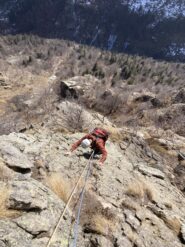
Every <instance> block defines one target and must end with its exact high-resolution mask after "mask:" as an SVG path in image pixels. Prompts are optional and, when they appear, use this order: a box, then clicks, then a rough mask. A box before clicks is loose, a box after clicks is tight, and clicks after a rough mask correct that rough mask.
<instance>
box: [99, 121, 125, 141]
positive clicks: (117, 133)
mask: <svg viewBox="0 0 185 247" xmlns="http://www.w3.org/2000/svg"><path fill="white" fill-rule="evenodd" d="M103 128H104V129H105V130H107V131H108V132H109V133H110V139H111V140H112V141H114V142H118V141H122V139H123V138H122V133H121V129H119V128H116V127H112V126H108V125H103Z"/></svg>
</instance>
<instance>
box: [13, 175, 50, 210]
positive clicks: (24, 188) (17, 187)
mask: <svg viewBox="0 0 185 247" xmlns="http://www.w3.org/2000/svg"><path fill="white" fill-rule="evenodd" d="M47 206H48V198H47V189H46V188H45V187H44V186H43V185H42V184H41V183H39V182H37V181H34V180H32V179H30V180H23V181H21V180H15V181H13V182H12V183H11V193H10V198H9V207H10V208H12V209H18V210H26V211H28V210H38V211H40V210H43V209H46V208H47Z"/></svg>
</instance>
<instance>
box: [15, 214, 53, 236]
mask: <svg viewBox="0 0 185 247" xmlns="http://www.w3.org/2000/svg"><path fill="white" fill-rule="evenodd" d="M14 222H15V223H16V224H17V225H18V226H19V227H20V228H22V229H24V230H25V231H26V232H28V233H30V234H32V235H38V234H40V233H44V232H48V231H49V230H50V228H51V224H50V220H49V217H46V215H39V214H37V213H29V214H24V215H22V216H21V217H19V218H17V219H15V220H14Z"/></svg>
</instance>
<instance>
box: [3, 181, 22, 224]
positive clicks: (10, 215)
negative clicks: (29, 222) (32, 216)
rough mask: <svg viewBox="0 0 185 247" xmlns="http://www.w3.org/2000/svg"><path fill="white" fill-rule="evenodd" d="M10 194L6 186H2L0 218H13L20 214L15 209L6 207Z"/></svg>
mask: <svg viewBox="0 0 185 247" xmlns="http://www.w3.org/2000/svg"><path fill="white" fill-rule="evenodd" d="M9 195H10V190H9V188H8V187H6V186H3V187H1V189H0V219H2V218H3V219H4V218H15V217H18V216H19V215H20V212H19V211H17V210H12V209H8V207H7V200H8V198H9Z"/></svg>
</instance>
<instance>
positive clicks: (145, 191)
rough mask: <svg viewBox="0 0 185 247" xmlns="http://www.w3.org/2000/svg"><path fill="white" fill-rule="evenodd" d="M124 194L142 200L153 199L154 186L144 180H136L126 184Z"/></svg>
mask: <svg viewBox="0 0 185 247" xmlns="http://www.w3.org/2000/svg"><path fill="white" fill-rule="evenodd" d="M126 194H127V195H129V196H133V197H135V198H137V199H140V200H141V201H142V202H143V201H145V200H149V201H151V202H153V201H155V194H156V193H155V192H154V188H153V187H152V186H151V185H150V184H149V183H148V182H146V181H144V180H143V181H142V180H138V181H135V182H134V183H132V184H130V185H129V186H128V189H127V191H126Z"/></svg>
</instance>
